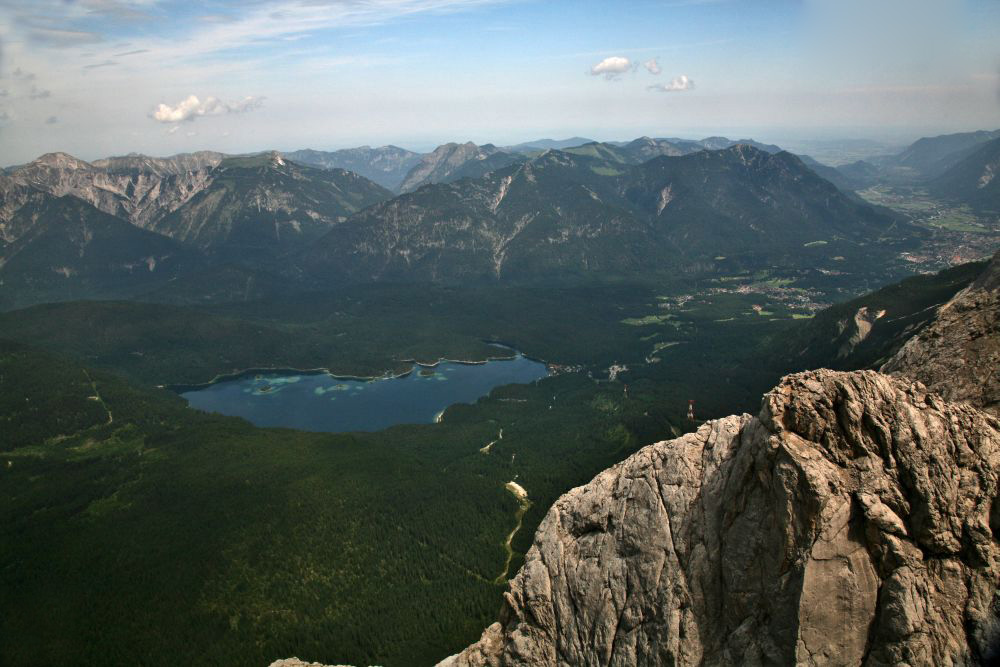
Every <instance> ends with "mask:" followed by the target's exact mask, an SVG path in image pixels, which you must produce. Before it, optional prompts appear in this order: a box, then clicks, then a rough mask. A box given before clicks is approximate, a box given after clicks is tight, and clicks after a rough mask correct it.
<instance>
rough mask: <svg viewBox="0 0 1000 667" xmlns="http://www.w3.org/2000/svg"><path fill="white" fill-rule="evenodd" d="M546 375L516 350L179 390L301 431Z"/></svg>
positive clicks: (195, 402)
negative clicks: (366, 374) (373, 375)
mask: <svg viewBox="0 0 1000 667" xmlns="http://www.w3.org/2000/svg"><path fill="white" fill-rule="evenodd" d="M547 375H548V369H546V367H545V364H542V363H539V362H537V361H532V360H531V359H527V358H525V357H523V356H521V355H518V356H517V357H515V358H514V359H509V360H507V359H505V360H496V361H489V362H487V363H485V364H460V363H454V362H442V363H440V364H438V365H437V366H435V367H433V368H429V367H422V366H414V367H413V370H412V371H411V372H410V373H409V375H406V376H404V377H395V378H379V379H376V380H356V379H348V378H337V377H334V376H332V375H328V374H326V373H298V374H288V373H261V374H259V375H245V376H241V377H238V378H233V379H231V380H223V381H220V382H216V383H215V384H211V385H206V386H204V387H198V388H195V389H188V390H185V391H181V396H183V397H184V398H186V399H187V401H188V404H190V405H191V407H193V408H197V409H199V410H205V411H206V412H218V413H221V414H224V415H231V416H236V417H243V418H244V419H246V420H248V421H250V422H252V423H253V424H256V425H257V426H285V427H289V428H296V429H302V430H306V431H330V432H340V431H377V430H379V429H383V428H386V427H387V426H392V425H394V424H418V423H429V422H433V421H434V419H435V418H436V417H437V416H438V415H439V414H440V413H441V411H443V410H444V409H445V408H447V407H448V406H449V405H453V404H455V403H475V402H476V399H478V398H480V397H482V396H486V395H487V394H489V393H490V390H491V389H493V388H494V387H499V386H501V385H505V384H527V383H530V382H534V381H535V380H538V379H541V378H543V377H546V376H547Z"/></svg>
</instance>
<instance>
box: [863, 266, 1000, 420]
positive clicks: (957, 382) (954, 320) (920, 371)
mask: <svg viewBox="0 0 1000 667" xmlns="http://www.w3.org/2000/svg"><path fill="white" fill-rule="evenodd" d="M882 372H883V373H890V374H892V375H904V376H906V377H909V378H914V379H917V380H920V381H921V382H923V383H924V384H925V385H927V387H928V388H929V389H931V390H932V391H936V392H938V393H940V394H941V395H942V396H944V397H945V398H946V399H947V400H949V401H957V402H961V403H968V404H969V405H972V406H975V407H978V408H982V409H983V410H986V411H987V412H991V413H993V414H994V415H997V416H1000V252H998V253H997V254H996V255H995V256H994V257H993V260H992V261H991V262H990V264H989V265H988V266H987V267H986V269H985V270H984V271H983V273H982V274H981V275H980V276H979V277H978V278H977V279H976V280H975V282H973V283H972V284H971V285H969V286H968V287H967V288H965V289H964V290H962V291H961V292H959V293H958V294H956V295H955V296H954V298H952V299H951V300H950V301H948V303H946V304H945V305H943V306H942V307H941V308H940V309H939V310H938V312H937V317H936V319H935V320H934V322H933V323H932V324H930V325H929V326H928V327H927V328H926V329H924V330H923V331H921V332H920V333H918V334H917V335H916V336H914V337H913V338H911V339H910V340H908V341H907V342H906V345H904V346H903V347H902V348H901V349H900V350H899V352H897V353H896V356H894V357H893V358H892V359H890V360H889V361H888V362H887V363H886V364H885V365H884V366H883V367H882Z"/></svg>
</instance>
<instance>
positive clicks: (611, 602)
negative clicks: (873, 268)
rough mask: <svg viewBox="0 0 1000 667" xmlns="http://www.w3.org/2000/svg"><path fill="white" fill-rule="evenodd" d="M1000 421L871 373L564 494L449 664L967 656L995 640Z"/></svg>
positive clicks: (998, 630) (802, 388)
mask: <svg viewBox="0 0 1000 667" xmlns="http://www.w3.org/2000/svg"><path fill="white" fill-rule="evenodd" d="M998 471H1000V421H998V419H997V418H996V417H994V416H993V415H991V414H989V413H987V412H984V411H981V410H978V409H976V408H973V407H971V406H968V405H963V404H957V403H948V402H945V400H944V399H942V398H941V397H940V396H939V395H938V394H934V393H929V392H928V390H927V389H926V387H925V386H924V385H922V384H920V383H919V382H912V381H907V380H903V379H899V378H891V377H888V376H885V375H881V374H878V373H875V372H871V371H860V372H853V373H839V372H833V371H825V370H821V371H814V372H808V373H801V374H797V375H791V376H788V377H786V378H785V379H784V380H782V382H781V384H779V385H778V387H776V388H775V389H774V390H773V391H771V392H770V393H769V394H767V395H766V396H765V397H764V401H763V406H762V409H761V412H760V415H759V417H756V418H755V417H751V416H749V415H743V416H734V417H728V418H726V419H721V420H718V421H714V422H709V423H707V424H705V425H704V426H702V427H701V428H700V429H699V430H698V431H697V432H696V433H692V434H688V435H686V436H683V437H681V438H678V439H676V440H672V441H668V442H660V443H656V444H653V445H650V446H648V447H646V448H644V449H642V450H640V451H639V452H637V453H636V454H635V455H633V456H631V457H630V458H628V459H627V460H625V461H624V462H622V463H620V464H618V465H616V466H614V467H613V468H610V469H608V470H606V471H605V472H603V473H601V474H600V475H598V476H597V477H596V478H594V480H593V481H591V482H590V483H589V484H587V485H586V486H583V487H579V488H576V489H573V490H572V491H570V492H569V493H567V494H565V495H564V496H562V497H561V498H560V499H559V500H558V501H557V502H556V503H555V505H554V506H553V507H552V508H551V509H550V511H549V512H548V514H547V515H546V517H545V519H544V520H543V521H542V524H541V525H540V527H539V529H538V532H537V534H536V536H535V542H534V545H533V546H532V547H531V549H530V551H529V552H528V554H527V557H526V562H525V564H524V567H523V568H522V569H521V571H520V573H519V574H518V575H517V576H516V577H515V578H514V579H513V580H512V581H511V590H510V592H509V593H507V594H506V596H505V604H504V608H503V610H502V612H501V618H500V621H499V622H498V623H494V624H493V625H492V626H490V627H489V628H487V630H486V631H485V633H484V634H483V636H482V638H481V639H480V640H479V642H477V643H476V644H473V645H472V646H470V647H469V648H467V649H466V650H465V651H463V652H462V653H460V654H458V655H455V656H452V657H451V658H448V659H447V660H445V661H444V662H443V663H441V664H442V665H444V666H446V667H468V666H480V665H483V666H485V665H489V666H491V667H494V666H501V665H533V666H534V665H612V666H614V665H622V666H625V665H723V664H725V665H731V664H749V665H755V664H756V665H760V664H805V665H860V664H866V665H902V664H909V665H925V664H940V665H966V664H977V663H980V664H986V663H990V662H992V661H993V660H996V659H997V658H998V657H1000V655H998V652H997V650H998V647H997V643H998V639H1000V596H998V592H997V588H998V580H1000V544H998V539H997V538H998V536H1000V503H998V502H997V478H998Z"/></svg>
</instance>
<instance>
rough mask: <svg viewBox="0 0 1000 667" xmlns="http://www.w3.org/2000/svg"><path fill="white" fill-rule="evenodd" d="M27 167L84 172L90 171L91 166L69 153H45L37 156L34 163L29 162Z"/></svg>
mask: <svg viewBox="0 0 1000 667" xmlns="http://www.w3.org/2000/svg"><path fill="white" fill-rule="evenodd" d="M26 166H27V167H31V166H36V167H46V168H49V169H68V170H84V169H90V168H91V165H90V164H89V163H87V162H84V161H83V160H81V159H79V158H75V157H73V156H72V155H70V154H69V153H61V152H57V153H45V154H44V155H41V156H39V157H38V158H37V159H35V160H34V161H32V162H30V163H29V164H28V165H26Z"/></svg>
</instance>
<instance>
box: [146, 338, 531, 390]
mask: <svg viewBox="0 0 1000 667" xmlns="http://www.w3.org/2000/svg"><path fill="white" fill-rule="evenodd" d="M484 342H486V343H487V344H488V345H494V346H496V347H502V348H504V349H507V350H510V351H511V352H513V354H512V355H511V356H507V357H487V358H486V359H482V360H467V359H447V358H445V357H441V358H439V359H438V360H437V361H417V360H416V359H400V363H404V364H411V368H410V369H409V370H407V371H403V372H401V373H393V372H392V371H386V372H384V373H382V374H381V375H348V374H341V373H335V372H333V371H332V370H330V369H329V368H322V367H320V368H289V367H280V366H275V367H255V368H246V369H243V370H239V371H234V372H232V373H224V374H220V375H216V376H215V377H214V378H212V379H211V380H209V381H208V382H198V383H193V384H185V383H180V384H166V385H162V384H161V385H157V387H158V388H159V389H168V390H170V391H172V392H174V393H177V394H181V393H184V392H188V391H197V390H198V389H205V388H206V387H211V386H212V385H214V384H218V383H220V382H229V381H231V380H239V379H240V378H244V377H247V376H249V375H262V374H264V373H278V374H286V373H287V374H301V375H320V374H326V375H329V376H330V377H331V378H333V379H334V380H359V381H361V380H363V381H365V382H373V381H375V380H392V379H396V378H405V377H407V376H409V375H410V374H411V373H413V372H414V370H416V369H417V367H420V368H436V367H438V366H440V365H441V364H463V365H467V366H480V365H484V364H488V363H489V362H491V361H514V360H515V359H517V358H519V357H521V358H524V359H527V360H528V361H536V362H538V363H540V364H545V365H546V367H548V362H547V361H543V360H541V359H535V358H533V357H529V356H527V355H525V354H523V353H521V352H520V351H518V350H517V349H515V348H513V347H510V346H508V345H505V344H503V343H498V342H494V341H484Z"/></svg>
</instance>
